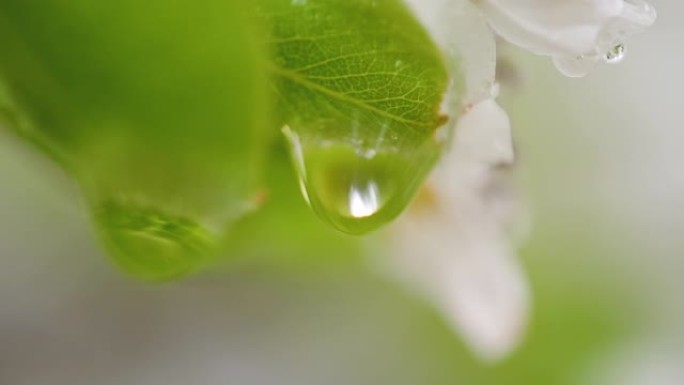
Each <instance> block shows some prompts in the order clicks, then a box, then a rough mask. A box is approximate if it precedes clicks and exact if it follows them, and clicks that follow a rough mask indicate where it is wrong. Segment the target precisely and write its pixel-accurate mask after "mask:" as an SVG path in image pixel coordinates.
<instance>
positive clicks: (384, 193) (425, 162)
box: [260, 0, 447, 233]
mask: <svg viewBox="0 0 684 385" xmlns="http://www.w3.org/2000/svg"><path fill="white" fill-rule="evenodd" d="M260 5H261V6H260V11H261V12H260V14H261V16H262V18H263V19H264V20H266V21H267V23H270V25H271V31H272V34H271V39H270V43H271V50H272V52H273V59H272V63H271V65H270V70H271V73H272V75H273V77H274V78H275V81H276V84H277V85H276V89H277V92H278V93H279V96H280V101H281V107H282V114H283V116H284V120H285V123H286V128H285V129H284V132H285V133H286V136H287V137H288V139H289V141H290V144H291V147H292V153H293V156H294V160H295V164H296V167H297V169H298V172H299V175H300V179H301V183H302V186H303V189H304V192H305V195H306V197H307V199H308V200H309V202H310V204H311V206H312V207H313V208H314V210H315V211H317V212H318V213H319V215H320V216H321V217H322V218H323V219H324V220H326V221H328V222H330V223H331V224H332V225H333V226H335V227H337V228H338V229H340V230H342V231H345V232H349V233H364V232H367V231H370V230H373V229H375V228H377V227H378V226H380V225H382V224H384V223H386V222H388V221H390V220H392V219H393V218H395V217H396V216H397V215H399V214H400V213H401V211H403V209H404V208H405V207H406V205H407V204H408V203H409V201H410V199H411V198H412V197H413V195H414V193H415V191H416V189H417V187H418V186H419V185H420V183H421V182H422V180H423V178H424V176H425V175H426V173H427V172H428V171H429V170H430V168H431V167H432V165H433V163H434V161H435V160H436V159H437V157H438V155H439V152H440V143H439V141H438V140H437V139H436V132H437V130H438V128H439V127H440V126H441V125H443V124H444V123H445V119H446V117H444V116H441V115H440V111H439V107H440V105H441V102H442V98H443V96H444V93H445V91H446V88H447V74H446V70H445V67H444V63H443V61H442V57H441V55H440V53H439V51H438V50H437V48H436V47H435V45H434V44H433V42H432V41H431V39H430V38H429V37H428V35H427V33H426V32H425V30H424V29H423V27H422V26H421V25H420V24H419V23H418V22H417V21H416V20H415V18H414V16H413V15H412V14H411V13H410V12H409V11H408V10H407V9H406V7H405V5H404V4H403V2H402V1H400V0H356V1H348V0H301V1H300V0H297V1H290V0H262V1H261V2H260Z"/></svg>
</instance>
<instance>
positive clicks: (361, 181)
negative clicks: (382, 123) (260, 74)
mask: <svg viewBox="0 0 684 385" xmlns="http://www.w3.org/2000/svg"><path fill="white" fill-rule="evenodd" d="M378 131H380V132H386V130H385V131H383V130H382V128H379V129H378ZM283 132H284V134H285V136H286V138H287V139H288V141H289V142H290V149H291V152H292V155H293V158H294V161H295V166H296V169H297V172H298V175H299V179H300V185H301V187H302V193H303V195H304V197H305V198H306V199H307V201H308V202H309V204H310V206H311V207H312V208H313V210H314V211H315V212H316V213H317V214H318V216H319V217H321V218H322V219H323V220H324V221H326V222H328V223H329V224H331V225H332V226H333V227H335V228H337V229H338V230H340V231H342V232H345V233H349V234H364V233H367V232H370V231H373V230H376V229H377V228H379V227H381V226H382V225H384V224H386V223H388V222H390V221H391V220H393V219H394V218H396V217H397V216H398V215H399V214H401V212H402V211H403V210H404V209H405V208H406V206H407V205H408V204H409V203H410V201H411V199H412V198H413V196H414V194H415V192H416V190H417V189H418V187H419V186H420V184H421V183H422V181H423V179H424V177H425V175H426V174H427V173H428V172H429V170H430V168H431V166H432V164H434V161H435V160H436V158H437V156H438V153H439V151H438V150H437V147H436V145H433V144H431V143H430V140H427V141H426V142H425V144H424V145H423V146H422V147H419V148H409V149H407V148H401V147H400V146H399V145H400V144H399V143H396V142H394V141H391V140H390V135H386V136H384V137H383V138H382V140H378V139H377V138H376V139H375V140H374V141H373V142H372V143H373V144H372V145H364V144H366V142H364V141H359V140H358V138H339V139H337V140H332V141H331V140H330V138H328V140H327V144H326V145H322V142H323V140H322V139H320V138H318V137H316V136H302V135H298V134H297V133H295V132H294V131H293V130H292V129H291V128H289V127H285V128H284V129H283Z"/></svg>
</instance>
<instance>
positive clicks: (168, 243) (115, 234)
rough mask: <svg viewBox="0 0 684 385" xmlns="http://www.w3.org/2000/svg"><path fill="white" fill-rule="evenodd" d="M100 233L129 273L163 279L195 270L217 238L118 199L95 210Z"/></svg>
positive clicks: (188, 223) (185, 221) (184, 221)
mask: <svg viewBox="0 0 684 385" xmlns="http://www.w3.org/2000/svg"><path fill="white" fill-rule="evenodd" d="M94 213H95V218H94V220H95V222H96V225H97V229H98V231H99V235H100V237H101V238H102V241H103V243H104V244H105V245H106V246H107V249H108V250H109V252H110V253H111V255H112V257H113V258H114V260H115V261H116V262H117V263H118V264H119V265H120V266H121V267H122V268H123V269H124V270H126V271H127V272H128V273H129V274H131V275H133V276H136V277H138V278H141V279H145V280H149V281H162V280H168V279H171V278H175V277H178V276H182V275H185V274H187V273H189V272H192V271H194V270H196V269H198V268H199V267H200V266H202V264H203V263H204V262H206V261H207V260H208V258H209V257H210V256H211V255H213V251H214V249H215V246H216V244H217V242H216V237H215V236H214V235H213V234H212V232H211V231H209V230H208V229H207V228H205V227H204V226H202V225H200V224H198V223H195V222H193V221H191V220H189V219H186V218H183V217H180V216H175V215H169V214H166V213H162V212H160V211H159V210H157V209H151V208H142V207H137V206H135V205H128V204H121V203H117V202H112V201H110V202H105V203H103V204H102V205H100V206H99V207H97V208H96V209H95V210H94Z"/></svg>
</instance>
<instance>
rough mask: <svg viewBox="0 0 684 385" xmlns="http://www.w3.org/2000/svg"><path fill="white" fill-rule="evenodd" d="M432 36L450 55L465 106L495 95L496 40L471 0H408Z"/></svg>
mask: <svg viewBox="0 0 684 385" xmlns="http://www.w3.org/2000/svg"><path fill="white" fill-rule="evenodd" d="M406 2H407V4H408V5H409V6H410V7H411V8H412V9H413V10H414V12H415V14H416V16H417V17H418V19H419V20H420V21H421V22H422V24H423V25H424V26H425V27H426V28H427V30H428V32H429V33H430V35H431V36H432V38H433V39H434V40H435V41H436V42H437V44H438V45H439V46H440V48H441V49H442V50H443V51H444V52H445V53H446V54H447V55H448V58H449V62H450V65H451V66H452V68H451V73H452V74H454V77H455V83H456V84H455V87H456V88H457V89H456V90H454V91H457V92H456V93H457V94H458V95H459V96H461V97H462V99H461V100H460V103H461V105H457V106H447V108H448V109H452V108H457V109H459V110H460V108H461V107H462V105H470V104H476V103H478V102H480V101H482V100H485V99H489V98H491V97H492V96H493V95H492V90H493V88H494V84H495V79H494V77H495V73H496V41H495V39H494V34H493V33H492V31H491V29H490V28H489V26H488V25H487V20H486V18H485V17H484V15H482V13H481V12H480V10H479V9H477V7H475V6H474V5H473V4H472V3H471V2H470V1H469V0H406Z"/></svg>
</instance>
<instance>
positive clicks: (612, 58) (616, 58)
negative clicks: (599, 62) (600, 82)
mask: <svg viewBox="0 0 684 385" xmlns="http://www.w3.org/2000/svg"><path fill="white" fill-rule="evenodd" d="M626 53H627V49H626V48H625V46H624V44H616V45H615V46H614V47H613V48H611V49H610V50H609V51H608V52H606V55H605V57H604V60H605V61H606V63H610V64H617V63H620V62H621V61H622V60H624V58H625V54H626Z"/></svg>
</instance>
